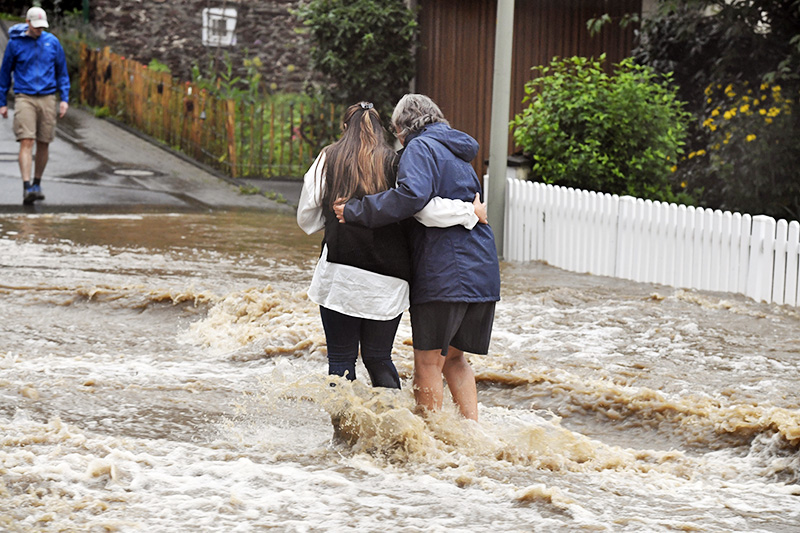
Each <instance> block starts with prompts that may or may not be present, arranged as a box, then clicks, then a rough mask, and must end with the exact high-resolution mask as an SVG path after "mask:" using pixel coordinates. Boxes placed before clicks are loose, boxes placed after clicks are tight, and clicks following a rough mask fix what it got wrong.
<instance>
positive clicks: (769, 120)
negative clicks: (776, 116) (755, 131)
mask: <svg viewBox="0 0 800 533" xmlns="http://www.w3.org/2000/svg"><path fill="white" fill-rule="evenodd" d="M764 122H766V123H767V124H772V119H771V118H765V119H764Z"/></svg>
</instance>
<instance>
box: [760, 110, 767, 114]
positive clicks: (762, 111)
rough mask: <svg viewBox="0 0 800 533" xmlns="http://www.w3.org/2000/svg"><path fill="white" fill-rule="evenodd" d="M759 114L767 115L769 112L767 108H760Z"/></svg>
mask: <svg viewBox="0 0 800 533" xmlns="http://www.w3.org/2000/svg"><path fill="white" fill-rule="evenodd" d="M758 114H759V115H766V114H767V110H766V109H759V110H758Z"/></svg>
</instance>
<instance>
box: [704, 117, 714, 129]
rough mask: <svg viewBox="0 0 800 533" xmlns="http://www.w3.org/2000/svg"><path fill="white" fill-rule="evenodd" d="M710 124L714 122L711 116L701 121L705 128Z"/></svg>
mask: <svg viewBox="0 0 800 533" xmlns="http://www.w3.org/2000/svg"><path fill="white" fill-rule="evenodd" d="M712 124H714V119H713V118H707V119H705V120H704V121H703V127H704V128H707V127H709V126H711V125H712Z"/></svg>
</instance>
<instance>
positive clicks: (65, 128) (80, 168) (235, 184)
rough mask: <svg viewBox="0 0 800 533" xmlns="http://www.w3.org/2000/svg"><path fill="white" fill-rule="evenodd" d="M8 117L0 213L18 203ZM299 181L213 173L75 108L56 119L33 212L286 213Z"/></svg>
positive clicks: (1, 151) (2, 143)
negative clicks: (249, 188)
mask: <svg viewBox="0 0 800 533" xmlns="http://www.w3.org/2000/svg"><path fill="white" fill-rule="evenodd" d="M12 114H13V111H11V110H10V111H9V117H8V119H6V120H2V119H0V210H2V211H14V210H17V209H19V210H23V209H24V210H30V209H31V207H30V206H25V207H23V206H22V180H21V178H20V174H19V164H18V161H17V154H18V150H19V145H18V143H17V142H16V140H15V138H14V133H13V131H12V120H13V119H12ZM240 185H256V186H257V187H259V188H260V189H261V190H262V191H270V192H276V193H280V194H281V195H282V196H283V197H284V198H285V199H286V200H287V202H286V203H279V202H276V201H273V200H270V199H268V198H267V197H265V196H264V195H263V194H242V193H241V191H240ZM300 186H301V184H300V182H277V181H275V182H273V181H271V180H259V181H247V182H244V181H237V180H232V179H230V178H225V177H223V176H219V175H216V174H214V173H213V172H212V171H209V170H207V169H204V168H202V167H201V166H198V165H197V164H196V163H193V162H192V161H191V160H190V159H188V158H186V157H184V156H182V155H180V154H176V153H175V152H173V151H171V150H168V149H166V148H162V147H161V146H159V145H157V144H156V143H154V142H151V141H150V140H148V139H147V138H145V137H144V136H142V135H139V134H136V133H135V132H133V131H131V130H129V129H127V128H125V127H122V126H120V125H117V124H115V123H114V122H112V121H109V120H104V119H98V118H96V117H94V116H93V115H92V114H91V113H89V112H88V111H86V110H84V109H81V108H79V107H77V106H72V107H70V109H69V111H68V112H67V116H66V117H64V119H62V120H61V121H59V125H58V133H57V136H56V139H55V141H53V143H51V145H50V159H49V162H48V165H47V168H46V170H45V173H44V176H43V179H42V189H43V191H44V193H45V195H46V199H45V200H44V201H40V202H36V204H35V205H34V207H33V208H34V209H36V210H37V211H51V210H64V209H70V210H74V209H78V208H95V209H96V208H102V209H109V210H113V209H115V208H116V209H122V208H124V209H125V210H126V211H127V210H131V209H133V208H137V207H139V208H144V207H150V208H162V209H163V208H176V209H198V208H202V209H206V208H221V209H236V208H240V209H266V210H277V211H286V212H287V213H288V212H293V211H294V206H296V204H297V199H298V198H299V194H300Z"/></svg>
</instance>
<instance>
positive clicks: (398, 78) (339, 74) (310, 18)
mask: <svg viewBox="0 0 800 533" xmlns="http://www.w3.org/2000/svg"><path fill="white" fill-rule="evenodd" d="M294 13H295V15H296V16H297V17H298V18H299V19H300V20H301V21H302V23H303V25H304V28H303V29H301V30H300V31H305V32H307V33H308V35H309V39H310V41H311V43H312V47H311V53H310V59H311V66H312V68H313V69H314V70H316V71H317V72H319V73H320V74H322V76H323V77H324V80H325V82H324V84H323V86H322V87H321V91H322V93H323V96H324V97H325V99H326V100H328V101H332V102H334V103H337V104H345V105H350V104H353V103H355V102H358V101H360V100H369V101H371V102H373V103H374V104H375V106H376V108H377V109H378V110H379V111H380V113H381V116H382V117H384V119H387V118H389V114H390V113H391V110H392V108H393V107H394V105H395V103H397V101H398V100H399V99H400V97H401V96H402V95H403V94H404V93H406V92H408V87H409V83H410V82H411V79H412V78H413V76H414V70H415V66H414V55H413V47H414V45H415V42H416V36H417V22H416V18H415V16H414V13H413V11H411V10H410V9H408V8H407V7H406V3H405V2H404V1H403V0H309V1H307V2H304V3H302V4H300V6H299V8H298V9H297V10H296V11H294Z"/></svg>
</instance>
